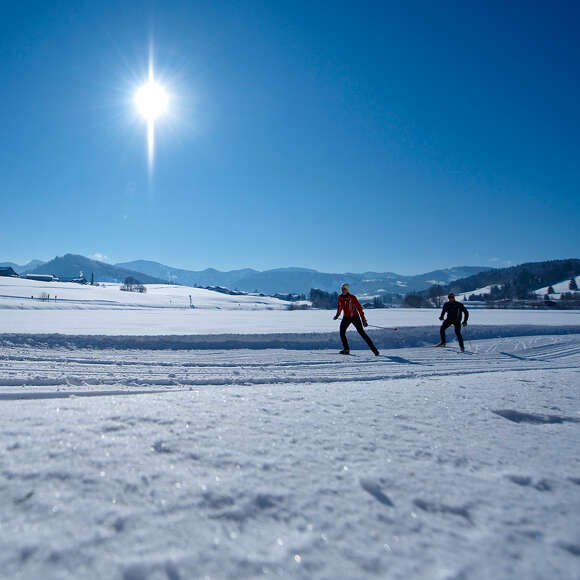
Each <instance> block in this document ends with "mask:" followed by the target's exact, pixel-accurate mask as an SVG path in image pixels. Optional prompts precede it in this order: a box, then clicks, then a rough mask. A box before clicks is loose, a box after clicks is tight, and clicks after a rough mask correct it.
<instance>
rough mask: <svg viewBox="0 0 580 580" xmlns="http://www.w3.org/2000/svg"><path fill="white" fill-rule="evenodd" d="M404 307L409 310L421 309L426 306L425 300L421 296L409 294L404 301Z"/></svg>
mask: <svg viewBox="0 0 580 580" xmlns="http://www.w3.org/2000/svg"><path fill="white" fill-rule="evenodd" d="M403 306H405V307H407V308H421V307H422V306H425V300H424V299H423V297H422V296H419V294H407V295H406V296H405V299H404V300H403Z"/></svg>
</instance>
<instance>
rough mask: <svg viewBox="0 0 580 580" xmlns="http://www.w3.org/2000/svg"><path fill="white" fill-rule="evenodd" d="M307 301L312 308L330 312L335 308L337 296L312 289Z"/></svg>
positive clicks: (334, 293) (333, 293)
mask: <svg viewBox="0 0 580 580" xmlns="http://www.w3.org/2000/svg"><path fill="white" fill-rule="evenodd" d="M308 300H310V302H312V306H313V307H314V308H322V309H324V310H332V309H333V308H336V304H337V300H338V294H337V293H336V292H332V293H330V292H325V291H324V290H319V289H318V288H312V289H311V290H310V294H309V295H308Z"/></svg>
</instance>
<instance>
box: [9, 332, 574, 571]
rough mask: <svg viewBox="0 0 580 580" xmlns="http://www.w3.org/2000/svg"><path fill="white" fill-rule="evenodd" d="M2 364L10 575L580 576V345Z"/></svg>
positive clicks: (121, 352) (543, 342)
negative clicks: (463, 353) (374, 353)
mask: <svg viewBox="0 0 580 580" xmlns="http://www.w3.org/2000/svg"><path fill="white" fill-rule="evenodd" d="M467 346H468V347H469V348H470V350H472V351H473V354H471V355H467V354H466V355H462V354H460V353H459V352H458V350H457V346H456V343H450V344H449V345H448V347H447V348H445V349H433V348H425V347H423V348H417V347H416V348H402V349H397V350H391V351H388V350H387V351H383V353H382V356H381V357H378V358H377V357H374V356H373V355H372V353H370V352H369V351H367V350H357V351H355V354H356V356H354V357H342V356H340V355H338V354H337V353H336V351H334V350H333V351H329V350H284V349H266V350H249V349H236V348H232V349H228V350H207V349H204V350H172V349H171V350H159V349H154V350H147V349H144V348H140V349H135V350H127V349H122V348H119V347H116V348H114V349H102V348H99V349H98V350H96V349H81V348H74V349H71V348H67V347H63V346H60V347H47V346H40V345H38V344H36V343H35V344H33V345H32V346H23V345H18V344H13V345H11V346H10V345H4V346H3V347H2V350H1V351H0V409H2V417H3V421H2V422H1V423H0V498H2V499H0V502H1V503H0V505H1V506H2V532H3V533H2V535H1V536H0V578H7V579H8V578H10V579H11V580H12V579H22V580H24V579H26V580H28V579H37V578H43V579H47V580H51V579H57V578H58V579H77V578H87V579H92V578H113V579H119V580H157V579H167V580H185V579H189V578H211V579H221V578H224V579H225V578H300V579H311V578H321V579H329V580H330V579H339V578H340V579H342V578H344V579H353V580H355V579H356V580H358V579H361V578H389V579H391V578H393V579H400V580H408V579H414V578H421V579H423V578H424V579H426V580H431V579H435V580H468V579H474V580H487V579H489V578H495V579H497V580H501V579H504V578H505V579H508V578H510V579H511V578H526V579H532V580H543V579H566V580H568V579H572V578H580V559H579V554H580V518H579V517H578V514H579V513H580V457H579V454H578V449H579V448H580V396H579V392H578V383H579V381H580V333H579V334H563V335H547V336H521V337H512V338H494V339H488V340H478V341H475V340H473V341H472V343H471V345H469V344H468V345H467Z"/></svg>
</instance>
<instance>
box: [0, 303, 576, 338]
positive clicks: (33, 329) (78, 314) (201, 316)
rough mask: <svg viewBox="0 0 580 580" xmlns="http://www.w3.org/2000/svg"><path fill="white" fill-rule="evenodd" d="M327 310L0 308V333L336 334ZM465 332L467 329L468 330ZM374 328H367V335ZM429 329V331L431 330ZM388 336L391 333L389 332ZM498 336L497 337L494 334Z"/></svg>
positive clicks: (388, 323) (414, 312) (553, 315)
mask: <svg viewBox="0 0 580 580" xmlns="http://www.w3.org/2000/svg"><path fill="white" fill-rule="evenodd" d="M439 313H440V311H439V310H438V309H437V310H436V309H429V308H425V309H417V308H409V309H405V308H389V309H387V308H385V309H377V310H367V311H366V316H367V319H368V321H369V324H371V325H375V326H382V327H387V328H404V327H422V326H432V327H433V328H435V327H438V326H439V324H440V322H439ZM333 316H334V311H331V310H297V311H287V310H271V311H269V310H254V311H251V310H216V309H207V310H205V309H195V310H190V309H189V308H179V309H178V308H163V309H159V308H150V309H139V310H134V309H125V310H117V309H113V310H92V309H91V310H74V309H73V310H47V309H42V310H19V309H14V310H1V309H0V334H2V333H34V334H50V333H59V334H68V335H70V334H74V335H77V334H87V335H89V334H104V335H200V334H203V335H207V334H224V333H235V334H254V333H263V334H269V333H328V332H332V333H336V331H337V328H338V322H336V321H334V320H333ZM469 322H470V325H474V327H480V326H482V325H496V326H498V327H499V326H502V327H504V328H505V329H506V330H507V329H509V328H511V327H513V326H520V325H537V326H542V327H548V326H549V327H552V326H561V325H573V326H574V325H578V326H580V311H578V310H560V311H550V310H488V309H478V310H475V309H473V310H470V318H469ZM469 328H471V326H470V327H469ZM376 330H377V329H374V328H372V327H371V328H370V329H369V332H376ZM432 330H433V329H432ZM389 332H391V331H389ZM498 336H501V334H498Z"/></svg>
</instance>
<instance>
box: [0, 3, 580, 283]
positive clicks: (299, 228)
mask: <svg viewBox="0 0 580 580" xmlns="http://www.w3.org/2000/svg"><path fill="white" fill-rule="evenodd" d="M579 17H580V3H579V2H577V1H571V2H565V1H558V2H550V3H549V2H545V1H542V2H534V1H532V0H527V1H524V2H516V1H511V0H510V1H509V2H504V1H501V2H491V1H487V0H486V1H485V2H464V1H458V2H445V1H443V2H432V1H427V2H418V1H414V2H403V1H402V0H401V1H400V2H388V1H379V2H365V1H362V2H352V1H351V2H340V1H338V2H337V1H332V2H330V1H328V2H316V1H314V2H313V1H308V2H300V1H292V2H290V1H287V2H286V1H280V2H270V1H263V2H254V1H251V0H243V1H235V2H234V1H232V2H221V1H218V0H212V1H207V2H196V1H193V0H188V1H183V2H177V1H171V0H166V1H164V2H157V3H153V2H151V3H149V4H148V3H147V2H137V1H135V2H123V1H111V2H109V1H106V0H100V1H99V2H94V1H92V0H90V1H89V0H87V1H76V2H70V1H48V2H47V1H46V0H41V1H38V2H33V1H27V0H22V1H20V2H3V3H2V18H1V19H0V83H1V84H0V86H1V88H2V96H1V101H0V102H1V107H0V131H1V139H0V201H1V203H2V222H1V225H0V260H11V261H16V262H19V263H23V262H26V261H28V260H29V259H32V258H38V259H50V258H52V257H54V256H55V255H62V254H64V253H67V252H71V253H79V254H84V255H87V256H97V257H98V256H104V257H105V259H106V260H107V261H112V262H116V261H125V260H133V259H153V260H157V261H160V262H163V263H166V264H169V265H172V266H179V267H185V268H191V269H201V268H205V267H216V268H219V269H232V268H238V267H255V268H258V269H266V268H271V267H283V266H305V267H312V268H316V269H319V270H323V271H354V272H361V271H366V270H376V271H395V272H400V273H403V274H407V273H419V272H423V271H427V270H431V269H435V268H438V267H446V266H452V265H503V264H505V263H510V262H511V263H520V262H523V261H535V260H543V259H552V258H563V257H580V251H579V249H580V236H579V235H578V232H579V227H578V222H579V217H580V210H579V208H580V202H579V185H580V178H579V160H580V137H579V136H580V109H579V103H580V90H579V84H580V70H579V68H580V67H579V56H580V35H579V34H578V28H577V26H578V21H579ZM150 41H152V43H153V46H154V63H155V75H156V77H157V79H158V80H162V81H163V82H164V83H165V85H166V86H167V89H168V91H169V93H170V103H169V112H168V115H167V116H166V117H165V118H163V119H161V120H159V122H158V123H157V124H156V153H155V165H154V170H153V173H152V175H151V177H149V175H148V169H147V152H146V124H145V122H144V121H143V120H141V119H139V118H138V117H137V115H136V112H135V110H134V106H133V102H132V99H133V95H134V92H135V90H136V89H137V87H138V86H139V84H140V83H141V82H143V81H144V80H146V77H147V59H148V50H149V44H150Z"/></svg>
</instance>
